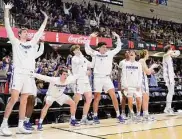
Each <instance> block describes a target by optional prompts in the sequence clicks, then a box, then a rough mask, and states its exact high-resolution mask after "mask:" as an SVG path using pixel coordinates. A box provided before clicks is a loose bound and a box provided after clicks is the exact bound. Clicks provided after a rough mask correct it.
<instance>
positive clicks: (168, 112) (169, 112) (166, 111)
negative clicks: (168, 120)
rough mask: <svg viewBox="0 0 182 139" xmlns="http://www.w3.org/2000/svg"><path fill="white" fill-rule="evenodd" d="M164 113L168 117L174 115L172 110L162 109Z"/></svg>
mask: <svg viewBox="0 0 182 139" xmlns="http://www.w3.org/2000/svg"><path fill="white" fill-rule="evenodd" d="M164 113H166V114H168V115H175V113H174V111H173V109H172V108H165V109H164Z"/></svg>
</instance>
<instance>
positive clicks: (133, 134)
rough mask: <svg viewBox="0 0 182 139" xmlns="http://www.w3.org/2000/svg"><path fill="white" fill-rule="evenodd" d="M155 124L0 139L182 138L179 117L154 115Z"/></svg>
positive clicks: (49, 129) (47, 130)
mask: <svg viewBox="0 0 182 139" xmlns="http://www.w3.org/2000/svg"><path fill="white" fill-rule="evenodd" d="M154 117H155V118H156V121H154V122H143V123H130V122H127V123H125V124H120V123H117V121H116V119H106V120H101V124H99V125H91V126H79V127H71V126H69V124H68V123H63V124H62V123H61V124H49V125H44V131H35V132H33V134H31V135H18V134H16V129H15V128H11V130H12V131H13V133H14V134H13V136H12V137H3V136H0V139H182V114H178V115H176V116H167V115H165V114H159V115H154Z"/></svg>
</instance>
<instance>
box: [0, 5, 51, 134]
mask: <svg viewBox="0 0 182 139" xmlns="http://www.w3.org/2000/svg"><path fill="white" fill-rule="evenodd" d="M12 6H13V5H12V4H6V5H5V11H4V19H5V28H6V31H7V35H8V38H9V40H10V42H11V44H12V49H13V71H12V77H11V85H10V89H11V99H10V101H9V102H8V104H7V106H6V109H5V113H4V118H3V122H2V124H1V132H2V134H3V135H5V136H11V135H12V132H11V131H10V130H9V128H8V118H9V116H10V114H11V112H12V109H13V107H14V105H15V103H16V102H17V101H18V98H19V94H20V92H21V96H20V107H19V123H18V131H17V133H23V134H30V133H32V132H31V131H30V130H26V129H25V128H24V126H23V125H24V124H23V123H24V119H25V111H26V104H27V98H28V96H29V95H30V94H32V93H33V92H34V89H33V88H34V87H33V86H35V80H34V79H33V78H32V77H31V75H30V74H32V73H33V72H34V69H35V48H34V47H35V45H36V44H37V42H38V41H39V39H40V38H41V37H42V35H43V31H44V29H45V27H46V24H47V20H48V16H47V15H46V13H45V12H43V11H42V14H43V15H44V17H45V19H44V22H43V24H42V25H41V27H40V29H39V30H38V32H37V33H36V34H35V35H34V37H33V38H32V39H31V40H30V41H27V39H28V32H27V29H21V30H20V31H19V32H18V35H19V39H17V38H16V37H15V35H14V33H13V31H12V29H11V26H10V23H9V10H10V9H11V8H12Z"/></svg>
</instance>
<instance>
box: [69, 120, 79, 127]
mask: <svg viewBox="0 0 182 139" xmlns="http://www.w3.org/2000/svg"><path fill="white" fill-rule="evenodd" d="M70 125H71V126H79V125H80V124H79V122H77V121H76V120H75V119H71V120H70Z"/></svg>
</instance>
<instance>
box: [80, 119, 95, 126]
mask: <svg viewBox="0 0 182 139" xmlns="http://www.w3.org/2000/svg"><path fill="white" fill-rule="evenodd" d="M80 124H81V125H93V122H92V121H89V120H88V119H81V121H80Z"/></svg>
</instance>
